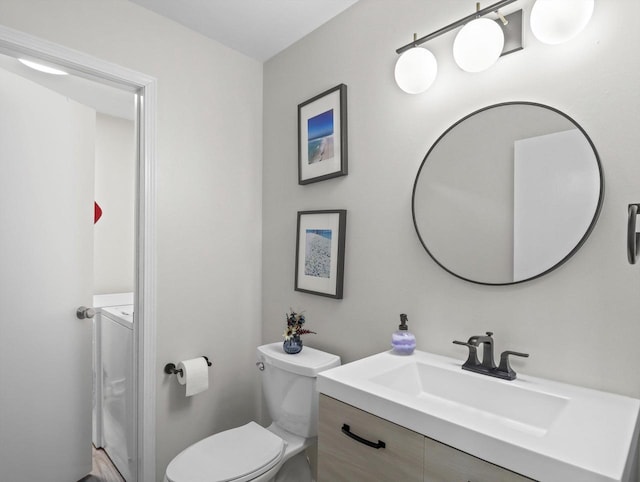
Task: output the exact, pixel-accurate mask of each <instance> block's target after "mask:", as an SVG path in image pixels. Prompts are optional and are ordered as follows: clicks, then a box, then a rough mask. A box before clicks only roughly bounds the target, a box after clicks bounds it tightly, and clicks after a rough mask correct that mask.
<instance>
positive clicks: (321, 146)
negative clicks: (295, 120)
mask: <svg viewBox="0 0 640 482" xmlns="http://www.w3.org/2000/svg"><path fill="white" fill-rule="evenodd" d="M333 134H334V122H333V109H329V110H328V111H326V112H323V113H322V114H318V115H317V116H314V117H311V118H310V119H309V120H308V121H307V139H308V142H307V145H308V146H307V147H308V163H309V164H315V163H316V162H321V161H326V160H327V159H333V157H334V135H333Z"/></svg>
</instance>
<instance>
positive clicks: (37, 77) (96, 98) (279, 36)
mask: <svg viewBox="0 0 640 482" xmlns="http://www.w3.org/2000/svg"><path fill="white" fill-rule="evenodd" d="M130 1H131V2H133V3H136V4H138V5H141V6H142V7H144V8H147V9H149V10H153V11H155V12H156V13H158V14H160V15H163V16H165V17H168V18H170V19H173V20H175V21H176V22H179V23H181V24H183V25H184V26H186V27H188V28H190V29H192V30H195V31H197V32H200V33H201V34H203V35H205V36H207V37H210V38H212V39H214V40H217V41H218V42H220V43H222V44H224V45H226V46H228V47H230V48H233V49H235V50H238V51H239V52H242V53H244V54H246V55H248V56H250V57H252V58H254V59H256V60H258V61H261V62H263V61H265V60H268V59H269V58H271V57H273V56H274V55H276V54H277V53H278V52H280V51H282V50H284V49H285V48H287V47H288V46H290V45H291V44H293V43H295V42H296V41H298V40H300V39H301V38H302V37H304V36H305V35H307V34H308V33H310V32H312V31H313V30H315V29H316V28H318V27H319V26H320V25H322V24H323V23H325V22H327V21H328V20H330V19H331V18H333V17H335V16H336V15H338V14H339V13H340V12H342V11H343V10H345V9H347V8H348V7H350V6H351V5H353V4H354V3H356V2H358V1H359V0H130ZM0 69H4V70H8V71H10V72H13V73H14V74H17V75H20V76H21V77H24V78H26V79H28V80H31V81H33V82H36V83H38V84H40V85H43V86H44V87H47V88H49V89H51V90H54V91H56V92H58V93H60V94H62V95H64V96H67V97H69V98H72V99H74V100H75V101H77V102H80V103H82V104H85V105H88V106H90V107H92V108H94V109H96V110H97V111H98V112H101V113H104V114H108V115H111V116H115V117H121V118H124V119H130V120H133V119H134V117H135V109H134V95H133V94H132V93H131V92H126V91H122V90H120V89H116V88H113V87H110V86H107V85H104V84H101V83H99V82H94V81H91V80H87V79H83V78H81V77H78V76H75V75H68V76H54V75H49V74H43V73H41V72H37V71H35V70H32V69H29V68H27V67H25V66H24V65H22V64H20V63H19V62H18V61H17V60H16V59H15V58H13V57H11V56H8V55H3V54H0Z"/></svg>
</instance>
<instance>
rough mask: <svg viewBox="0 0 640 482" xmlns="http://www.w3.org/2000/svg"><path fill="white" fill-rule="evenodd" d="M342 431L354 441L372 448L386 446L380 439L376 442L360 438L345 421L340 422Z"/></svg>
mask: <svg viewBox="0 0 640 482" xmlns="http://www.w3.org/2000/svg"><path fill="white" fill-rule="evenodd" d="M342 433H343V434H345V435H346V436H347V437H349V438H352V439H353V440H355V441H356V442H360V443H361V444H365V445H366V446H368V447H372V448H374V449H383V448H385V447H386V446H387V444H385V443H384V442H383V441H382V440H378V443H375V442H371V441H370V440H367V439H365V438H362V437H360V436H358V435H356V434H355V433H353V432H352V431H351V427H349V425H347V424H346V423H344V424H342Z"/></svg>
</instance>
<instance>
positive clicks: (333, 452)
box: [318, 394, 533, 482]
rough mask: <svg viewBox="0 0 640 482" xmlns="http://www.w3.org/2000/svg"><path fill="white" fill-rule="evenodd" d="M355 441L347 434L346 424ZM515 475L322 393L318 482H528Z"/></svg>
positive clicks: (525, 478)
mask: <svg viewBox="0 0 640 482" xmlns="http://www.w3.org/2000/svg"><path fill="white" fill-rule="evenodd" d="M345 424H346V425H348V427H349V431H350V432H351V433H352V434H354V435H355V436H356V437H361V438H364V439H366V440H368V441H370V442H372V443H373V444H374V445H378V444H379V442H383V443H384V445H385V447H384V448H375V447H371V446H368V445H365V444H364V443H362V442H360V441H358V440H355V439H353V438H351V437H349V436H348V435H346V434H345V433H344V432H343V427H344V425H345ZM531 480H533V479H529V478H527V477H523V476H521V475H518V474H516V473H514V472H511V471H509V470H506V469H504V468H502V467H498V466H497V465H494V464H491V463H489V462H485V461H484V460H481V459H479V458H477V457H474V456H472V455H469V454H466V453H464V452H461V451H460V450H457V449H454V448H452V447H449V446H448V445H444V444H442V443H440V442H437V441H435V440H433V439H431V438H429V437H425V436H424V435H421V434H419V433H417V432H414V431H412V430H409V429H407V428H404V427H401V426H400V425H396V424H395V423H392V422H389V421H387V420H384V419H382V418H380V417H377V416H376V415H372V414H370V413H368V412H365V411H363V410H360V409H358V408H355V407H353V406H351V405H348V404H346V403H343V402H340V401H339V400H335V399H333V398H331V397H328V396H326V395H323V394H320V422H319V426H318V481H319V482H359V481H363V482H364V481H380V482H386V481H388V482H399V481H402V482H458V481H460V482H467V481H473V482H524V481H531Z"/></svg>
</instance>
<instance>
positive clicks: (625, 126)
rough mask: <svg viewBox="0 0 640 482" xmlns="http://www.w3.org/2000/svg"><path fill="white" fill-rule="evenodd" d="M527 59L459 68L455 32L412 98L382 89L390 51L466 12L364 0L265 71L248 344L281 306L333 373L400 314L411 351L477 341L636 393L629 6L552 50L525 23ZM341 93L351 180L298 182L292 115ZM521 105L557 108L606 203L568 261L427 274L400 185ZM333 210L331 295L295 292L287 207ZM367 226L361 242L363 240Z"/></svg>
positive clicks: (635, 74) (374, 345)
mask: <svg viewBox="0 0 640 482" xmlns="http://www.w3.org/2000/svg"><path fill="white" fill-rule="evenodd" d="M532 3H533V1H532V0H522V1H520V2H517V3H516V4H514V5H511V6H509V7H508V8H505V9H504V13H510V12H511V11H514V10H516V9H518V8H524V10H525V19H526V20H525V26H526V32H525V49H524V50H523V51H520V52H517V53H514V54H511V55H509V56H507V57H504V58H502V59H501V60H499V62H498V63H497V64H496V65H495V66H494V67H493V68H492V69H490V70H488V71H486V72H484V73H479V74H469V73H465V72H463V71H461V70H459V69H458V68H457V67H456V66H455V64H454V63H453V60H452V55H451V45H452V42H453V39H454V35H455V34H454V33H449V34H445V35H443V36H442V37H439V38H438V39H436V40H433V41H430V42H429V44H428V46H429V48H430V49H432V50H433V51H434V54H435V55H436V57H437V58H438V61H439V75H438V78H437V80H436V82H435V84H434V85H433V86H432V88H431V89H430V90H429V91H427V92H426V93H425V94H422V95H419V96H411V95H408V94H405V93H403V92H402V91H401V90H400V89H399V88H398V87H397V86H396V85H395V82H394V79H393V68H394V64H395V61H396V59H397V55H396V54H395V49H396V48H398V47H400V46H402V45H404V44H405V43H407V42H409V41H410V40H411V38H412V34H413V32H418V34H419V35H425V34H427V33H430V32H432V31H434V30H436V29H438V28H440V27H442V26H444V25H447V24H449V23H450V22H452V21H454V20H456V19H458V18H461V17H463V16H465V15H467V14H469V13H470V10H472V9H473V4H472V2H467V1H458V0H456V1H450V2H446V9H445V8H444V7H443V5H444V2H442V1H440V0H394V1H393V2H392V1H389V0H361V1H360V2H359V3H357V4H356V5H355V6H353V7H351V8H350V9H348V10H347V11H345V12H344V13H343V14H342V15H340V16H339V17H337V18H335V19H334V20H333V21H331V22H330V23H328V24H326V25H324V26H323V27H321V28H319V29H318V30H316V31H315V32H313V33H312V34H311V35H309V36H308V37H306V38H305V39H303V40H302V41H300V42H298V43H296V44H295V45H293V46H292V47H290V48H289V49H287V50H286V51H285V52H283V53H281V54H280V55H278V56H276V57H274V58H273V59H271V60H270V61H268V62H267V63H266V64H265V71H264V86H265V87H264V182H263V189H264V198H263V320H264V321H263V323H264V326H263V341H265V342H267V341H275V340H279V339H281V333H282V327H283V313H284V312H285V310H287V309H288V308H289V307H290V306H293V307H294V308H299V309H304V310H306V314H307V325H308V328H309V329H311V330H314V331H317V332H318V335H307V336H306V337H305V343H307V344H308V345H311V346H315V347H319V348H323V349H326V350H329V351H332V352H335V353H337V354H339V355H341V356H342V357H343V360H344V361H345V362H348V361H352V360H354V359H357V358H360V357H363V356H365V355H369V354H372V353H375V352H379V351H382V350H386V349H387V348H389V344H390V335H391V332H392V331H393V330H394V329H396V327H397V325H398V321H399V319H398V314H399V313H407V314H408V316H409V327H410V329H411V330H412V331H413V332H414V333H415V334H416V336H417V342H418V348H419V349H422V350H427V351H432V352H435V353H440V354H444V355H449V356H453V357H456V358H458V359H460V361H461V362H462V361H464V359H465V357H466V351H465V349H464V348H461V347H458V346H456V345H453V344H452V343H451V342H452V341H453V340H454V339H461V340H464V339H466V338H467V337H469V336H471V335H477V334H482V333H483V332H484V331H487V330H490V331H494V332H495V336H494V337H495V340H496V345H497V346H496V349H497V350H498V351H501V350H505V349H515V350H519V351H524V352H528V353H530V354H531V357H530V358H528V359H526V360H514V363H513V364H514V366H515V369H516V371H522V372H523V373H528V374H531V375H537V376H543V377H548V378H551V379H556V380H563V381H567V382H571V383H575V384H579V385H585V386H590V387H595V388H599V389H604V390H610V391H613V392H617V393H621V394H626V395H631V396H635V397H640V384H638V383H637V380H638V378H637V370H638V366H640V351H639V350H638V349H637V347H636V344H637V340H638V339H640V296H638V294H639V293H640V268H638V266H630V265H629V264H628V263H627V261H626V254H625V239H626V238H625V235H626V233H625V230H626V212H627V204H628V203H630V202H637V200H638V199H640V163H638V152H639V151H640V136H639V135H638V132H640V109H639V108H638V105H639V102H640V91H639V90H638V85H640V57H639V56H638V55H635V54H634V53H633V48H634V46H637V45H640V2H638V1H637V0H616V1H615V2H610V1H598V2H596V7H595V14H594V17H593V19H592V21H591V23H590V24H589V26H588V28H587V30H585V31H584V32H583V33H582V34H581V35H580V37H578V38H576V39H575V40H574V41H571V42H569V43H566V44H564V45H560V46H556V47H551V46H546V45H543V44H541V43H539V42H538V41H537V40H535V38H534V37H533V36H532V34H531V31H530V29H529V26H528V18H529V11H530V9H531V5H532ZM341 82H344V83H346V84H347V85H348V101H349V103H348V109H349V111H348V114H349V124H348V126H349V175H348V176H346V177H341V178H336V179H333V180H329V181H324V182H320V183H315V184H310V185H307V186H299V185H298V184H297V157H296V156H297V146H296V107H297V104H298V103H300V102H303V101H305V100H307V99H309V98H311V97H313V96H314V95H316V94H318V93H320V92H322V91H324V90H326V89H328V88H330V87H333V86H334V85H337V84H339V83H341ZM513 100H526V101H534V102H539V103H542V104H547V105H550V106H553V107H556V108H558V109H560V110H562V111H564V112H565V113H566V114H568V115H570V116H571V117H572V118H573V119H575V120H576V121H577V122H578V123H579V124H581V125H582V127H583V128H584V129H585V130H586V132H587V133H589V135H590V136H591V139H592V140H593V142H594V144H595V146H596V148H597V150H598V152H599V154H600V157H601V160H602V164H603V168H604V174H605V183H606V194H605V200H604V205H603V209H602V213H601V216H600V219H599V221H598V223H597V225H596V227H595V230H594V231H593V233H592V234H591V237H590V238H589V239H588V240H587V242H586V244H585V245H584V246H583V247H582V249H580V251H579V252H578V253H577V254H576V255H575V256H573V258H571V259H570V260H569V261H568V262H567V263H566V264H564V265H563V266H561V267H560V268H559V269H557V270H555V271H553V272H552V273H550V274H548V275H546V276H544V277H542V278H539V279H537V280H533V281H530V282H527V283H523V284H519V285H514V286H504V287H491V286H482V285H477V284H472V283H468V282H465V281H463V280H460V279H457V278H455V277H453V276H451V275H450V274H448V273H446V272H445V271H444V270H442V269H441V268H439V267H438V266H437V265H436V264H435V263H434V262H433V261H432V260H431V258H429V256H428V255H427V253H426V252H425V251H424V250H423V248H422V246H421V244H420V242H419V240H418V238H417V236H416V234H415V231H414V227H413V224H412V219H411V189H412V185H413V181H414V178H415V175H416V173H417V170H418V167H419V165H420V163H421V161H422V159H423V157H424V155H425V154H426V152H427V151H428V149H429V147H430V146H431V145H432V144H433V142H434V141H435V140H436V139H437V138H438V136H439V135H440V134H441V133H442V132H444V130H445V129H446V128H447V127H449V126H450V125H451V124H452V123H454V122H455V121H457V120H459V119H460V118H462V117H463V116H465V115H466V114H469V113H471V112H473V111H475V110H477V109H478V108H481V107H484V106H487V105H490V104H494V103H499V102H506V101H513ZM330 208H344V209H347V210H348V221H347V238H346V263H345V278H344V281H345V286H344V299H343V300H333V299H328V298H323V297H318V296H314V295H310V294H304V293H298V292H295V291H294V290H293V275H294V253H295V229H296V212H297V211H299V210H310V209H330ZM372 233H375V236H372V235H371V234H372Z"/></svg>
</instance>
